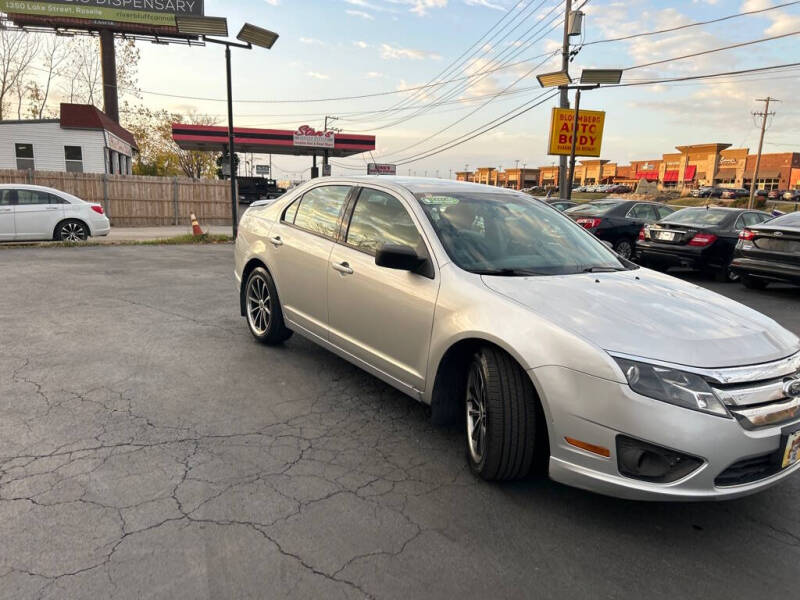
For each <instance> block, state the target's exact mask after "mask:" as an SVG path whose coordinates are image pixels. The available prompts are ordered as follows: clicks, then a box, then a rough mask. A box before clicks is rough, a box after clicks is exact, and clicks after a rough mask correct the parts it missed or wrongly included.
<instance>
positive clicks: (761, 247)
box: [731, 212, 800, 289]
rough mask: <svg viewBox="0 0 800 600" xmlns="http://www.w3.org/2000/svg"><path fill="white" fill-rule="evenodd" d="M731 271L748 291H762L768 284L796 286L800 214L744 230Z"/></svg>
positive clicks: (799, 275)
mask: <svg viewBox="0 0 800 600" xmlns="http://www.w3.org/2000/svg"><path fill="white" fill-rule="evenodd" d="M731 269H732V270H733V271H734V272H736V273H737V274H738V275H739V276H740V277H741V279H742V283H743V284H744V285H745V287H748V288H751V289H764V288H765V287H767V285H768V284H769V283H770V282H771V281H778V282H783V283H792V284H795V285H800V213H797V212H795V213H789V214H788V215H783V216H782V217H778V218H776V219H772V220H771V221H767V222H766V223H762V224H761V225H754V226H752V227H748V228H747V229H744V230H743V231H742V232H741V233H740V234H739V242H738V244H737V245H736V250H735V252H734V255H733V262H732V263H731Z"/></svg>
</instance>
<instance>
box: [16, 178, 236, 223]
mask: <svg viewBox="0 0 800 600" xmlns="http://www.w3.org/2000/svg"><path fill="white" fill-rule="evenodd" d="M2 183H24V184H30V185H43V186H46V187H51V188H55V189H57V190H62V191H64V192H67V193H70V194H72V195H74V196H77V197H78V198H81V199H83V200H86V201H87V202H94V203H97V204H102V205H103V208H104V209H105V211H106V214H108V216H109V218H110V219H111V224H112V225H113V226H115V227H154V226H159V225H185V224H188V223H189V214H190V213H194V214H196V215H197V218H198V219H199V220H200V223H201V224H202V225H204V226H205V225H230V223H231V203H230V198H231V189H230V185H229V182H227V181H215V180H211V179H200V180H196V179H189V178H187V177H142V176H139V175H102V174H94V173H60V172H51V171H16V170H9V169H0V184H2Z"/></svg>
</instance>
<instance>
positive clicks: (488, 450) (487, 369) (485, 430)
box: [465, 347, 547, 481]
mask: <svg viewBox="0 0 800 600" xmlns="http://www.w3.org/2000/svg"><path fill="white" fill-rule="evenodd" d="M465 400H466V402H465V406H466V416H467V419H466V450H467V460H468V462H469V465H470V468H471V469H472V472H473V473H475V474H476V475H477V476H479V477H481V478H482V479H485V480H487V481H507V480H512V479H519V478H522V477H525V476H527V475H528V474H529V473H530V472H531V469H532V467H533V466H534V460H535V459H537V458H538V459H540V460H541V461H542V462H544V461H545V460H546V459H547V456H546V455H547V442H546V438H547V434H546V433H539V432H538V431H537V425H540V427H544V426H545V424H544V419H543V417H541V418H540V415H541V414H542V413H541V409H540V408H539V404H538V400H537V398H536V392H535V391H534V389H533V384H532V383H531V381H530V379H528V376H527V374H526V373H525V372H524V371H523V370H522V369H521V368H520V367H519V365H517V363H516V362H515V361H514V360H513V359H512V358H511V357H510V356H509V355H507V354H505V353H504V352H502V351H501V350H498V349H495V348H491V347H486V348H483V349H481V350H480V351H479V352H478V353H477V354H475V356H474V357H473V359H472V363H471V364H470V367H469V371H468V374H467V389H466V398H465ZM544 431H546V430H544ZM538 462H539V461H537V463H538Z"/></svg>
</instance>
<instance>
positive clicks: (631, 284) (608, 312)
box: [483, 269, 800, 368]
mask: <svg viewBox="0 0 800 600" xmlns="http://www.w3.org/2000/svg"><path fill="white" fill-rule="evenodd" d="M483 281H484V283H485V285H486V286H488V287H489V288H490V289H491V290H493V291H494V292H496V293H498V294H502V295H503V296H506V297H507V298H510V299H512V300H514V301H515V302H517V303H519V304H522V305H524V306H526V307H528V308H529V309H530V310H531V311H532V312H534V313H536V315H538V316H539V317H542V318H544V319H547V320H548V321H550V322H551V323H553V324H555V325H557V326H559V327H561V328H563V329H565V330H568V331H570V332H572V333H574V334H576V335H578V336H580V337H582V338H584V339H586V340H588V341H589V342H591V343H593V344H595V345H596V346H598V347H600V348H602V349H603V350H606V351H608V352H616V353H621V354H629V355H633V356H639V357H642V358H649V359H653V360H658V361H664V362H670V363H675V364H681V365H686V366H693V367H703V368H721V367H733V366H743V365H751V364H758V363H762V362H769V361H772V360H778V359H781V358H785V357H786V356H789V355H791V354H794V353H795V352H797V351H798V350H800V340H798V338H797V336H795V335H794V334H793V333H791V332H789V331H787V330H786V329H784V328H783V327H781V326H780V325H778V324H777V323H776V322H775V321H773V320H772V319H770V318H768V317H766V316H764V315H762V314H761V313H758V312H756V311H754V310H752V309H750V308H747V307H746V306H744V305H742V304H739V303H738V302H734V301H733V300H729V299H728V298H725V297H724V296H720V295H719V294H715V293H713V292H709V291H708V290H705V289H703V288H700V287H698V286H696V285H693V284H690V283H686V282H684V281H681V280H679V279H676V278H674V277H670V276H668V275H664V274H661V273H656V272H654V271H649V270H647V269H638V270H636V271H624V272H619V273H602V274H592V275H583V274H581V275H565V276H554V277H525V278H516V277H494V276H491V277H486V276H485V277H483Z"/></svg>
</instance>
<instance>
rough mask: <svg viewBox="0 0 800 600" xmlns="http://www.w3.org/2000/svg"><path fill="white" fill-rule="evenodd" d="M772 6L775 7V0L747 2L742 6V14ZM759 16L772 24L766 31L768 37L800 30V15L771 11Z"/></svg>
mask: <svg viewBox="0 0 800 600" xmlns="http://www.w3.org/2000/svg"><path fill="white" fill-rule="evenodd" d="M772 6H775V2H773V0H746V1H745V2H744V4H742V12H749V11H752V10H762V9H765V8H770V7H772ZM759 16H761V17H763V18H765V19H768V20H769V22H770V25H769V27H767V28H766V29H765V30H764V33H766V34H767V35H781V34H784V33H791V32H792V31H798V30H800V15H797V14H789V13H787V12H786V11H783V10H771V11H769V12H765V13H763V14H762V15H759Z"/></svg>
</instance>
